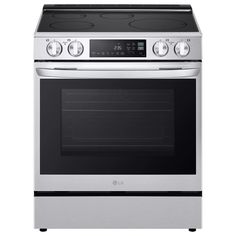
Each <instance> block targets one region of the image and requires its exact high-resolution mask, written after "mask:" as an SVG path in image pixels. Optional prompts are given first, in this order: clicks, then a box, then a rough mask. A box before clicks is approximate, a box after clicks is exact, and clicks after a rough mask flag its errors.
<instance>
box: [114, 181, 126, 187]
mask: <svg viewBox="0 0 236 236" xmlns="http://www.w3.org/2000/svg"><path fill="white" fill-rule="evenodd" d="M112 184H113V185H115V186H117V185H123V184H124V181H122V180H113V181H112Z"/></svg>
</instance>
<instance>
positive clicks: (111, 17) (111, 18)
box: [100, 13, 134, 20]
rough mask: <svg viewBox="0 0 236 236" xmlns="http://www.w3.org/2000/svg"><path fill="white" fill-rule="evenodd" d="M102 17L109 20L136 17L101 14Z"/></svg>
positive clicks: (119, 14) (125, 14) (122, 14)
mask: <svg viewBox="0 0 236 236" xmlns="http://www.w3.org/2000/svg"><path fill="white" fill-rule="evenodd" d="M100 17H102V18H104V19H109V20H125V19H130V18H133V17H134V14H127V13H104V14H101V15H100Z"/></svg>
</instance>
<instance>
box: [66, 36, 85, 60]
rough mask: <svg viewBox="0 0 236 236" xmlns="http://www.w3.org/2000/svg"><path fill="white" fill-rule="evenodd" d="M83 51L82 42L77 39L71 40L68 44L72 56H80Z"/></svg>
mask: <svg viewBox="0 0 236 236" xmlns="http://www.w3.org/2000/svg"><path fill="white" fill-rule="evenodd" d="M83 51H84V47H83V44H82V43H81V42H79V41H77V40H75V41H72V42H71V43H70V44H69V46H68V52H69V53H70V55H71V56H73V57H78V56H80V55H81V54H82V53H83Z"/></svg>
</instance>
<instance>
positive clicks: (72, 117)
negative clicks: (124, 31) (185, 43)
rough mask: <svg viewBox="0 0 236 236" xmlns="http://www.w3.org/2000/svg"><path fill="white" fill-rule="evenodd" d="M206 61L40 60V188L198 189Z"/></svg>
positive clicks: (37, 135) (37, 67)
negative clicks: (202, 81)
mask: <svg viewBox="0 0 236 236" xmlns="http://www.w3.org/2000/svg"><path fill="white" fill-rule="evenodd" d="M200 66H201V64H200V63H190V62H188V63H173V62H172V63H147V62H146V63H142V62H139V63H120V62H116V63H114V62H113V63H105V62H97V63H35V183H36V185H35V186H36V187H35V190H36V191H200V190H201V189H200V182H201V178H200V177H201V176H200V168H201V167H200V155H201V151H200V150H201V148H200V118H201V115H200V112H201V110H200Z"/></svg>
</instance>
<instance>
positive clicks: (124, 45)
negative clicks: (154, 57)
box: [90, 39, 146, 57]
mask: <svg viewBox="0 0 236 236" xmlns="http://www.w3.org/2000/svg"><path fill="white" fill-rule="evenodd" d="M90 57H146V40H96V39H95V40H90Z"/></svg>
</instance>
